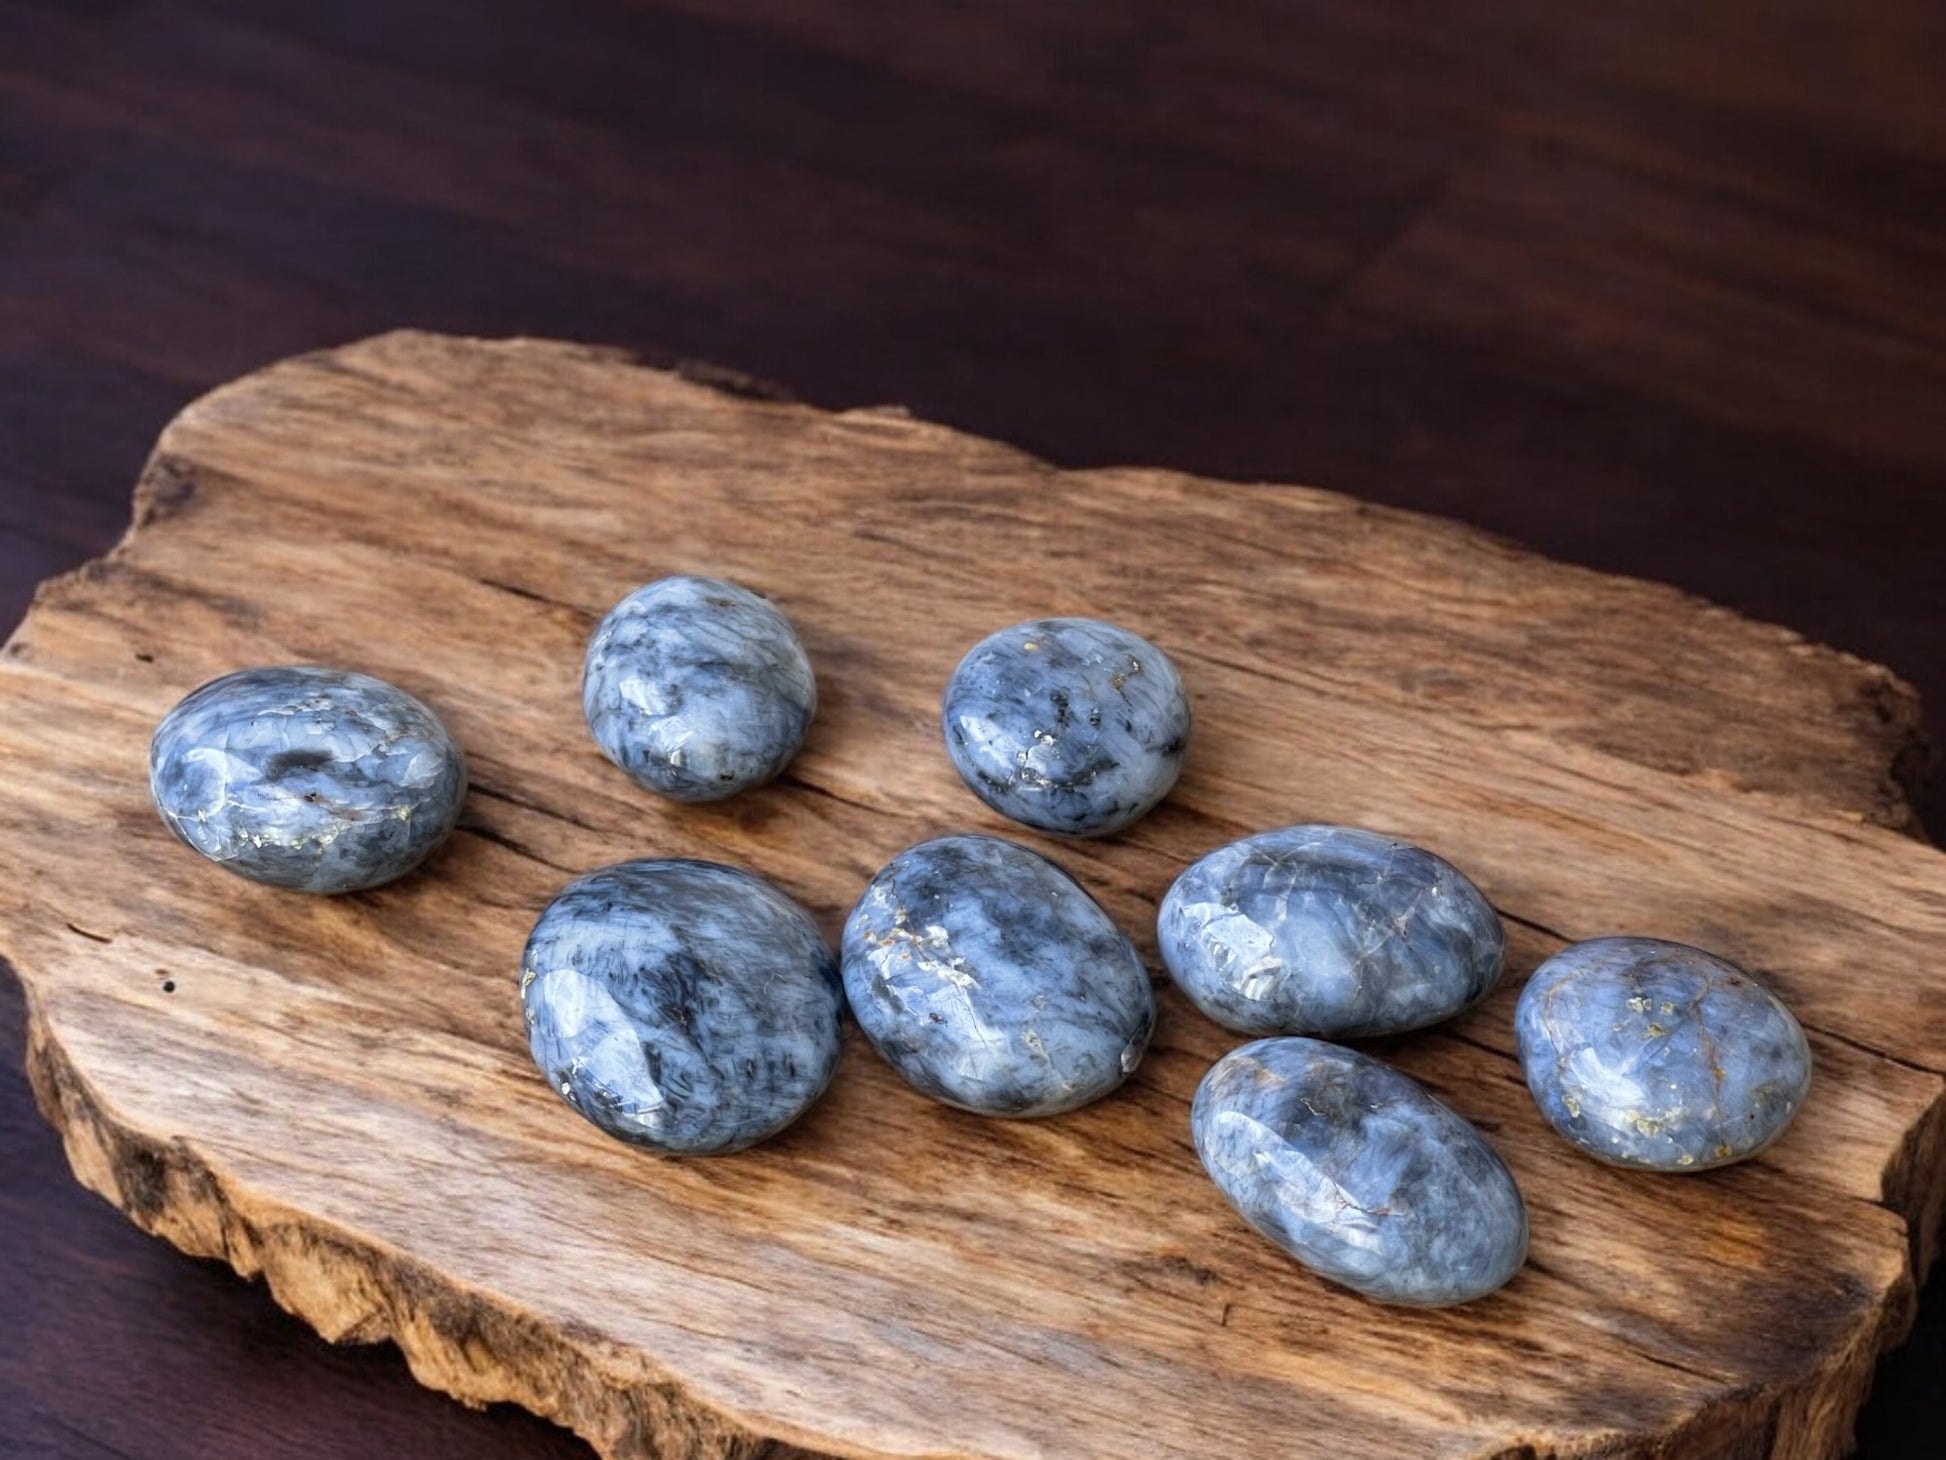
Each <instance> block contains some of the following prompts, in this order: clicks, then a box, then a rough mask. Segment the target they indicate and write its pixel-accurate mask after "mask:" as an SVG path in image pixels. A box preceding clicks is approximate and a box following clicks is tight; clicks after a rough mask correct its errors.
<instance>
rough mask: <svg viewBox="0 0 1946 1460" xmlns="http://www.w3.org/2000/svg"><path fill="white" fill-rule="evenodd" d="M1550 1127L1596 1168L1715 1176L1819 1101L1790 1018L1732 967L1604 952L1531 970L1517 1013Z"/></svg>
mask: <svg viewBox="0 0 1946 1460" xmlns="http://www.w3.org/2000/svg"><path fill="white" fill-rule="evenodd" d="M1514 1033H1515V1035H1516V1036H1517V1038H1518V1040H1519V1045H1520V1064H1521V1069H1522V1070H1523V1071H1524V1072H1525V1073H1526V1075H1527V1088H1528V1089H1529V1090H1531V1091H1532V1092H1533V1094H1534V1100H1535V1103H1536V1104H1538V1105H1539V1106H1540V1108H1541V1114H1542V1115H1544V1116H1546V1117H1547V1120H1548V1123H1549V1124H1551V1125H1552V1126H1553V1127H1554V1128H1555V1129H1556V1130H1557V1131H1559V1132H1560V1133H1561V1134H1562V1135H1564V1136H1566V1137H1567V1138H1568V1139H1569V1140H1570V1141H1572V1142H1574V1144H1575V1145H1577V1146H1579V1147H1581V1149H1582V1150H1584V1151H1586V1152H1587V1153H1588V1154H1589V1155H1591V1156H1597V1157H1599V1158H1600V1159H1602V1160H1604V1161H1608V1162H1612V1163H1613V1164H1615V1165H1618V1166H1632V1167H1638V1168H1643V1169H1647V1170H1650V1171H1707V1170H1708V1169H1709V1168H1711V1167H1712V1166H1726V1165H1728V1164H1729V1163H1730V1162H1732V1161H1741V1160H1743V1159H1744V1158H1745V1157H1747V1156H1754V1155H1755V1154H1756V1153H1757V1152H1759V1151H1761V1150H1762V1149H1763V1148H1764V1147H1765V1146H1768V1145H1769V1144H1770V1143H1771V1142H1772V1141H1774V1140H1776V1139H1777V1137H1778V1136H1780V1135H1782V1134H1783V1132H1784V1128H1785V1127H1786V1126H1787V1125H1789V1124H1790V1122H1791V1118H1792V1117H1793V1116H1794V1115H1796V1114H1797V1111H1798V1107H1800V1106H1801V1105H1803V1103H1804V1097H1805V1095H1806V1094H1807V1093H1808V1092H1809V1090H1810V1088H1811V1046H1810V1045H1809V1044H1808V1043H1807V1042H1806V1041H1805V1038H1804V1031H1803V1029H1802V1028H1800V1027H1799V1025H1798V1022H1797V1020H1796V1019H1795V1018H1794V1017H1793V1016H1792V1014H1791V1011H1790V1010H1789V1009H1786V1008H1785V1007H1784V1006H1783V1005H1782V1004H1781V1003H1779V1002H1778V1000H1777V999H1776V997H1775V996H1774V995H1772V994H1771V993H1770V991H1769V990H1767V989H1765V988H1764V987H1763V986H1762V985H1761V984H1759V983H1757V981H1756V980H1755V979H1753V978H1751V977H1750V975H1749V974H1747V973H1745V972H1744V971H1743V970H1742V969H1740V968H1738V967H1737V966H1736V965H1735V964H1734V963H1731V962H1729V961H1728V960H1727V959H1723V958H1718V957H1717V956H1716V955H1715V954H1713V953H1705V952H1704V951H1703V950H1701V949H1700V948H1691V947H1689V946H1688V945H1686V944H1683V943H1669V942H1664V941H1663V940H1661V939H1659V938H1595V939H1592V940H1591V941H1589V942H1586V943H1574V944H1571V945H1570V946H1568V947H1566V948H1563V949H1562V950H1561V951H1560V952H1559V953H1557V954H1555V955H1554V956H1553V957H1552V958H1550V959H1548V960H1547V961H1546V962H1545V963H1543V964H1541V966H1540V967H1539V968H1537V969H1535V970H1534V976H1533V977H1532V978H1531V979H1529V980H1528V982H1527V987H1526V988H1525V989H1523V990H1522V991H1521V995H1520V1003H1519V1005H1518V1006H1517V1007H1516V1009H1515V1011H1514Z"/></svg>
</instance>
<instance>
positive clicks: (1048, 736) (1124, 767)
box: [943, 618, 1189, 836]
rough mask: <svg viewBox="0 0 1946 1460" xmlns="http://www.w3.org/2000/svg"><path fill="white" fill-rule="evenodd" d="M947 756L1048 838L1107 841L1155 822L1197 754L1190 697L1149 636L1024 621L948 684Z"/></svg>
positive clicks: (1083, 624)
mask: <svg viewBox="0 0 1946 1460" xmlns="http://www.w3.org/2000/svg"><path fill="white" fill-rule="evenodd" d="M943 719H944V724H945V731H946V753H947V754H948V755H949V756H951V757H952V761H953V766H954V768H955V769H956V770H958V771H959V773H960V777H961V779H962V780H964V781H965V782H966V784H967V786H968V787H969V788H971V790H972V791H973V794H974V795H976V796H978V797H979V798H980V799H981V800H982V801H984V802H986V803H987V805H989V806H991V807H992V808H993V809H994V810H995V811H998V812H999V813H1000V814H1001V815H1002V816H1009V817H1012V818H1013V819H1014V820H1015V821H1018V822H1021V823H1023V824H1025V825H1027V826H1031V827H1035V828H1038V829H1039V830H1041V831H1051V832H1059V833H1061V834H1064V835H1068V836H1100V835H1103V834H1106V833H1108V832H1115V831H1120V830H1122V829H1123V828H1124V827H1127V826H1130V825H1132V824H1134V823H1135V822H1136V821H1139V820H1140V819H1141V818H1142V817H1143V816H1145V815H1147V814H1148V812H1149V810H1150V808H1151V807H1153V806H1154V805H1155V804H1156V803H1157V802H1158V801H1160V800H1161V799H1162V798H1163V797H1164V796H1166V795H1168V794H1169V788H1170V787H1172V786H1174V785H1175V784H1176V777H1177V776H1178V775H1179V774H1181V772H1182V763H1183V757H1184V755H1185V754H1186V753H1187V752H1188V749H1189V696H1188V695H1187V694H1186V693H1185V692H1184V690H1183V685H1182V678H1181V676H1179V675H1178V674H1177V673H1176V667H1175V666H1174V665H1173V664H1171V663H1170V662H1169V659H1168V656H1166V655H1165V654H1164V653H1163V652H1162V651H1161V650H1160V649H1158V648H1156V646H1155V645H1153V644H1151V643H1150V642H1149V641H1148V640H1147V639H1143V638H1140V637H1138V636H1136V635H1135V634H1131V633H1130V632H1129V631H1128V630H1127V629H1123V628H1117V627H1116V626H1115V625H1114V624H1107V623H1102V622H1101V621H1100V620H1099V619H1091V618H1043V619H1034V620H1032V621H1030V622H1028V623H1024V624H1015V625H1014V626H1013V627H1012V628H1010V629H1003V630H1001V631H1000V632H999V633H997V634H994V635H992V636H991V637H989V638H986V639H983V640H981V641H980V642H979V643H978V644H976V645H974V646H973V649H972V652H970V653H969V654H968V655H967V656H966V657H965V658H964V659H962V660H961V661H960V665H959V668H957V669H955V670H954V671H953V678H952V681H951V682H950V683H949V684H948V685H947V686H946V700H945V706H944V713H943Z"/></svg>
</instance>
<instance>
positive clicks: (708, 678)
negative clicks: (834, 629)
mask: <svg viewBox="0 0 1946 1460" xmlns="http://www.w3.org/2000/svg"><path fill="white" fill-rule="evenodd" d="M817 704H818V693H817V684H816V681H815V680H814V678H813V677H812V674H811V661H810V659H809V658H808V657H807V656H806V655H805V653H804V646H803V645H802V644H801V643H799V642H798V638H797V631H796V630H795V629H793V628H792V627H791V623H790V620H789V619H787V618H785V617H784V615H783V614H781V613H779V612H778V611H777V610H776V609H775V608H773V607H772V606H771V605H770V604H769V603H768V602H766V601H765V600H764V599H762V598H760V597H758V596H757V595H756V594H754V593H752V592H751V591H750V590H749V589H747V588H739V587H738V586H737V585H736V584H734V583H725V582H723V581H722V580H721V579H717V578H696V577H687V576H684V577H675V578H660V579H657V580H656V581H655V582H653V583H650V584H648V585H647V586H646V587H643V588H638V589H636V590H635V592H633V593H631V594H629V596H628V597H626V598H624V599H623V600H622V601H621V602H620V603H618V604H616V605H615V607H614V608H613V609H612V610H610V612H609V614H608V617H606V618H604V619H603V620H602V621H601V623H600V624H599V625H598V626H597V627H596V629H595V632H594V636H593V637H592V638H590V639H589V641H588V653H587V658H586V661H585V663H584V665H583V669H582V678H581V706H582V710H583V712H584V713H585V714H586V715H587V718H588V728H589V729H590V730H592V731H593V732H594V736H595V743H596V744H597V745H599V746H600V747H601V750H602V754H604V755H606V756H607V757H608V758H609V759H610V760H612V761H613V762H614V763H615V764H616V765H618V766H620V767H621V768H622V769H623V770H625V771H627V772H628V773H629V774H630V775H631V776H633V777H634V778H635V779H636V780H637V781H638V782H640V783H641V784H642V785H644V786H647V787H648V788H649V789H650V790H651V791H655V792H659V793H660V794H661V795H664V796H667V797H669V798H670V799H671V800H674V801H717V800H721V799H722V798H723V797H725V796H734V795H735V794H736V793H737V792H739V791H747V790H749V789H750V788H751V787H753V786H761V785H762V784H763V783H764V782H766V781H768V780H770V779H771V778H772V777H774V776H776V775H777V774H778V773H779V772H780V771H782V770H783V769H784V767H785V766H787V765H789V764H790V763H791V758H792V757H793V756H795V755H796V754H797V749H798V747H799V746H800V745H802V744H803V743H804V733H805V731H806V730H808V729H809V728H810V725H811V717H812V715H813V714H815V713H816V711H817Z"/></svg>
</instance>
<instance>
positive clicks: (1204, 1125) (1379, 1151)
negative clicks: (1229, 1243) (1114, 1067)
mask: <svg viewBox="0 0 1946 1460" xmlns="http://www.w3.org/2000/svg"><path fill="white" fill-rule="evenodd" d="M1189 1121H1190V1133H1191V1135H1192V1137H1193V1138H1194V1140H1195V1143H1196V1153H1197V1154H1198V1155H1199V1156H1201V1157H1202V1159H1203V1165H1204V1167H1205V1168H1206V1169H1207V1170H1208V1171H1209V1174H1210V1177H1211V1179H1212V1180H1214V1181H1215V1182H1216V1185H1217V1187H1218V1188H1219V1189H1220V1190H1221V1191H1222V1193H1223V1195H1224V1196H1226V1197H1228V1198H1229V1199H1230V1202H1231V1204H1232V1205H1234V1206H1235V1207H1236V1209H1237V1210H1238V1211H1239V1212H1241V1213H1242V1214H1243V1218H1244V1220H1245V1221H1247V1222H1248V1223H1249V1224H1250V1225H1251V1226H1252V1227H1255V1228H1256V1229H1257V1230H1258V1231H1259V1232H1261V1233H1262V1234H1263V1235H1264V1236H1266V1237H1268V1238H1269V1239H1270V1240H1271V1241H1273V1242H1275V1243H1276V1244H1277V1245H1278V1246H1279V1247H1282V1248H1283V1249H1284V1250H1285V1251H1286V1252H1288V1253H1290V1254H1291V1256H1293V1257H1295V1258H1296V1259H1297V1260H1298V1261H1299V1262H1301V1263H1303V1264H1304V1265H1305V1266H1306V1267H1308V1268H1310V1269H1311V1270H1312V1271H1314V1272H1316V1273H1319V1274H1320V1275H1322V1276H1324V1277H1327V1278H1330V1279H1331V1280H1332V1281H1333V1282H1335V1283H1342V1284H1344V1286H1346V1287H1348V1288H1351V1289H1352V1290H1353V1291H1355V1292H1359V1293H1363V1294H1364V1295H1365V1296H1366V1297H1368V1298H1376V1299H1377V1300H1379V1301H1380V1302H1384V1303H1410V1304H1416V1305H1419V1306H1423V1307H1437V1306H1443V1305H1446V1304H1450V1303H1464V1302H1467V1301H1469V1300H1471V1299H1474V1298H1478V1297H1482V1296H1484V1295H1485V1294H1487V1293H1490V1292H1492V1291H1493V1290H1494V1289H1495V1288H1497V1287H1499V1286H1500V1285H1501V1284H1502V1283H1504V1282H1506V1281H1507V1279H1509V1278H1510V1277H1512V1276H1513V1275H1514V1274H1515V1273H1516V1272H1518V1271H1519V1270H1520V1265H1521V1264H1522V1263H1523V1262H1525V1261H1526V1260H1527V1206H1526V1203H1525V1202H1523V1201H1522V1200H1521V1196H1520V1189H1519V1188H1518V1187H1517V1186H1515V1185H1514V1178H1513V1175H1512V1173H1511V1172H1509V1171H1508V1170H1507V1168H1506V1165H1505V1164H1504V1163H1503V1162H1502V1161H1501V1159H1500V1157H1499V1155H1498V1154H1497V1153H1496V1152H1495V1151H1494V1149H1493V1147H1491V1146H1490V1145H1488V1144H1487V1143H1486V1140H1485V1139H1484V1138H1483V1137H1482V1136H1481V1135H1480V1133H1479V1132H1478V1131H1476V1130H1474V1129H1473V1127H1472V1126H1471V1125H1469V1124H1467V1122H1466V1121H1464V1120H1463V1119H1461V1118H1460V1117H1459V1116H1458V1115H1455V1114H1454V1113H1453V1112H1452V1111H1451V1110H1448V1109H1447V1108H1446V1107H1445V1106H1444V1105H1442V1104H1440V1103H1439V1101H1437V1100H1435V1099H1433V1097H1432V1096H1431V1095H1429V1094H1427V1093H1426V1091H1425V1090H1424V1089H1422V1088H1421V1087H1420V1086H1419V1085H1417V1084H1415V1083H1414V1082H1413V1081H1412V1080H1410V1079H1408V1078H1407V1077H1406V1076H1404V1075H1402V1074H1400V1073H1399V1072H1398V1071H1397V1070H1395V1069H1393V1068H1391V1066H1389V1065H1384V1064H1381V1063H1379V1061H1377V1060H1375V1059H1372V1058H1371V1057H1370V1056H1368V1055H1363V1054H1359V1053H1358V1052H1357V1051H1356V1050H1350V1049H1345V1048H1343V1047H1341V1046H1339V1045H1335V1044H1325V1043H1323V1042H1321V1041H1319V1040H1315V1039H1296V1038H1287V1039H1260V1040H1258V1041H1257V1042H1256V1043H1255V1044H1246V1045H1244V1046H1243V1048H1241V1049H1238V1050H1233V1051H1232V1052H1231V1053H1229V1054H1227V1055H1225V1056H1224V1057H1223V1058H1222V1059H1220V1060H1218V1061H1217V1062H1216V1064H1215V1065H1214V1066H1213V1067H1212V1068H1211V1070H1210V1072H1209V1073H1208V1074H1207V1075H1205V1076H1204V1077H1203V1082H1202V1084H1201V1085H1199V1086H1198V1087H1197V1089H1196V1099H1195V1102H1194V1104H1193V1105H1192V1106H1191V1107H1190V1115H1189Z"/></svg>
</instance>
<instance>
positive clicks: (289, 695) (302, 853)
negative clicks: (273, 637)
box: [149, 665, 466, 892]
mask: <svg viewBox="0 0 1946 1460" xmlns="http://www.w3.org/2000/svg"><path fill="white" fill-rule="evenodd" d="M149 790H150V792H151V794H152V795H153V796H154V797H155V806H156V810H157V811H159V812H160V813H161V815H162V820H163V822H164V824H166V825H167V826H168V828H169V829H170V830H171V831H173V832H174V833H175V834H176V835H177V836H178V837H180V838H181V839H182V840H183V841H184V842H185V843H187V844H188V845H189V846H191V847H193V848H194V849H195V850H197V851H198V852H201V853H202V854H203V855H204V856H205V857H208V858H209V859H210V860H211V861H213V862H216V863H219V864H220V865H222V866H224V867H227V868H228V869H229V870H230V871H232V872H235V873H238V874H240V875H241V876H244V877H248V878H250V879H251V880H252V881H254V882H263V883H268V884H269V885H270V886H272V887H284V888H289V889H292V890H293V891H299V892H356V891H359V890H361V889H364V888H367V887H377V886H378V885H379V884H380V883H383V882H390V881H392V880H393V879H394V878H396V877H401V876H403V875H404V874H405V873H407V872H410V871H411V870H412V869H413V868H414V867H416V866H418V865H419V863H420V862H421V861H423V860H424V859H425V857H426V855H427V854H428V853H429V852H431V851H432V849H433V848H434V847H436V846H438V845H439V844H440V843H441V842H442V841H444V840H445V839H446V835H447V833H448V832H450V831H451V830H452V829H453V823H454V821H456V820H457V819H458V817H459V808H460V802H461V801H462V800H463V799H464V798H465V795H466V765H465V761H464V760H463V759H462V757H461V755H460V751H459V747H458V746H457V745H456V744H454V743H453V738H452V736H451V735H449V734H447V732H446V727H445V726H444V725H442V724H440V722H439V717H438V716H436V715H435V714H433V712H432V711H431V710H429V709H427V708H426V707H425V706H424V705H423V704H421V703H420V702H419V701H418V700H416V699H414V698H413V697H412V696H411V695H409V694H407V693H406V692H405V691H404V690H401V689H397V688H395V687H394V686H392V685H389V684H387V683H386V682H385V681H384V680H382V679H374V678H372V677H371V676H370V675H368V674H354V673H351V672H350V671H348V670H342V669H325V668H320V667H318V666H316V665H280V666H273V667H268V668H262V669H241V670H238V671H237V672H235V673H234V674H226V675H224V676H223V677H222V678H220V679H213V680H211V681H210V682H209V683H208V684H205V685H203V686H202V687H201V688H199V689H196V690H193V691H191V692H190V693H189V694H188V695H187V696H185V697H184V698H183V700H182V702H181V703H180V704H178V705H177V706H176V707H175V708H174V709H173V710H171V711H170V712H169V713H168V714H167V715H165V716H164V717H163V719H162V723H161V724H160V725H158V726H157V727H156V731H155V736H154V738H153V739H152V740H151V741H150V743H149Z"/></svg>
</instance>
